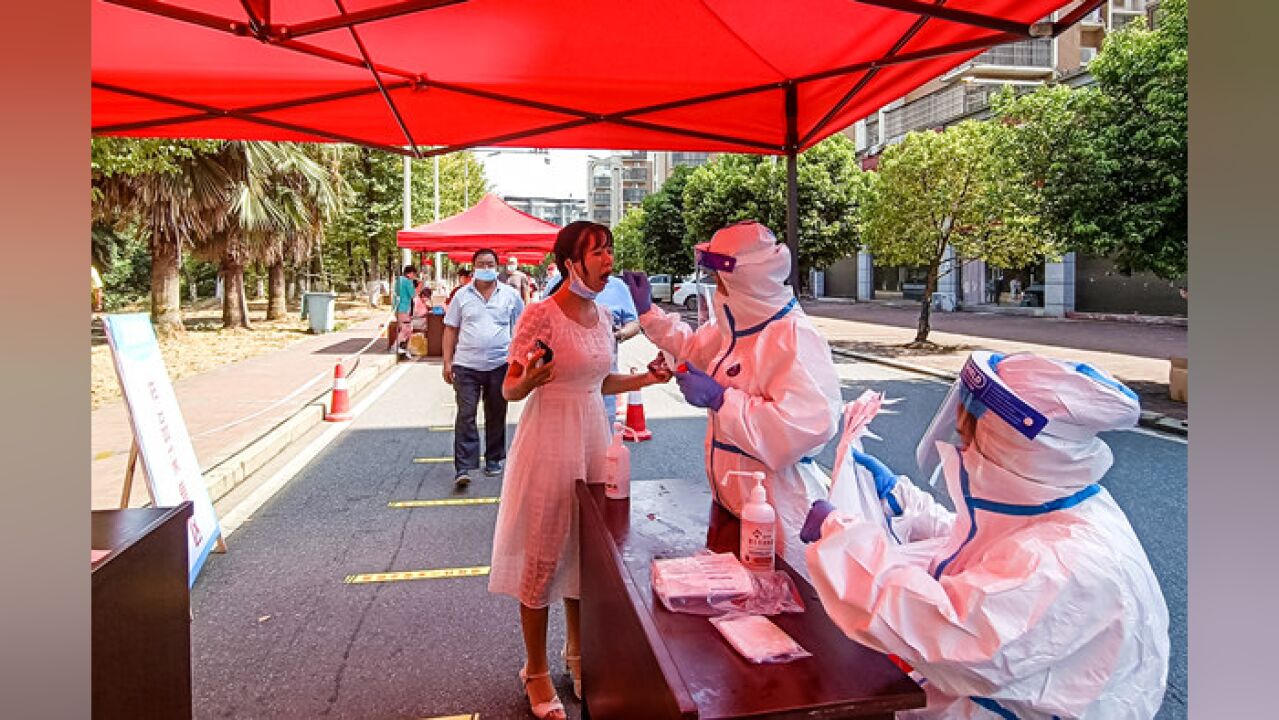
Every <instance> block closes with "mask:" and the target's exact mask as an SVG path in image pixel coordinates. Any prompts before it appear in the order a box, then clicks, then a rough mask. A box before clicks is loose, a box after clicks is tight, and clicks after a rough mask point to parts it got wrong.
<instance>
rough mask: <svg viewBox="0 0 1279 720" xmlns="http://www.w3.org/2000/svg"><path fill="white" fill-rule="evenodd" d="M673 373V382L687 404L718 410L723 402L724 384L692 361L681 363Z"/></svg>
mask: <svg viewBox="0 0 1279 720" xmlns="http://www.w3.org/2000/svg"><path fill="white" fill-rule="evenodd" d="M681 368H683V369H682V370H680V371H677V372H676V373H675V382H676V383H678V384H679V391H680V392H682V393H684V399H685V400H687V401H688V404H689V405H694V406H696V407H703V408H709V409H711V410H719V409H720V406H722V405H723V404H724V386H723V385H720V384H719V382H717V381H716V380H715V378H713V377H711V376H710V375H707V374H706V373H704V372H702V371H701V370H698V369H697V368H696V367H694V366H693V364H692V363H683V364H682V365H681Z"/></svg>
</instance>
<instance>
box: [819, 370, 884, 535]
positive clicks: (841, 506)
mask: <svg viewBox="0 0 1279 720" xmlns="http://www.w3.org/2000/svg"><path fill="white" fill-rule="evenodd" d="M883 404H884V396H883V394H882V393H878V392H875V391H874V390H867V391H865V392H863V393H862V394H861V397H859V398H857V399H856V400H854V401H852V402H850V403H847V404H845V405H844V434H843V435H842V436H840V439H839V447H838V449H837V450H836V451H835V468H834V469H835V477H834V478H832V479H831V487H830V503H831V504H832V505H834V506H835V509H836V510H837V511H839V512H841V513H845V514H847V515H857V516H860V517H863V518H866V519H868V520H875V519H878V518H881V517H883V516H884V509H883V503H882V502H881V501H880V499H879V496H878V495H876V493H875V478H874V477H873V476H872V475H871V474H870V471H869V470H867V469H866V468H864V467H862V466H860V465H858V464H857V462H856V461H855V460H853V450H854V449H857V450H859V451H861V450H863V449H864V448H863V447H862V437H863V436H870V437H875V436H874V435H873V434H872V433H871V432H870V430H869V427H868V426H869V425H870V421H871V420H873V419H875V416H876V415H877V414H879V411H880V408H881V407H882V405H883Z"/></svg>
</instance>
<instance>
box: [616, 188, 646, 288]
mask: <svg viewBox="0 0 1279 720" xmlns="http://www.w3.org/2000/svg"><path fill="white" fill-rule="evenodd" d="M650 197H651V196H650ZM645 199H646V200H647V199H648V198H645ZM645 214H646V213H645V212H644V208H643V207H634V208H631V209H630V210H628V211H627V212H626V214H625V215H623V216H622V219H621V220H620V221H619V222H618V223H617V227H615V228H613V267H615V268H616V269H618V270H644V269H645V268H646V267H647V266H646V262H645V261H646V257H647V247H646V246H645V237H644V222H645Z"/></svg>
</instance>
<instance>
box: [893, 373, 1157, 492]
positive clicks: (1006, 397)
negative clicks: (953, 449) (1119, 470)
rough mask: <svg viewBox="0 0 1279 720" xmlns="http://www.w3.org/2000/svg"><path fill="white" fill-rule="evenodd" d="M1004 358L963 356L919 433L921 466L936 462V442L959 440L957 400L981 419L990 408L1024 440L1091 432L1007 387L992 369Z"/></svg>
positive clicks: (1096, 375) (926, 469)
mask: <svg viewBox="0 0 1279 720" xmlns="http://www.w3.org/2000/svg"><path fill="white" fill-rule="evenodd" d="M1003 359H1004V356H1003V355H1002V354H1000V353H992V352H988V351H976V352H974V353H972V355H970V356H969V357H968V361H967V362H965V363H964V367H963V369H962V370H960V372H959V378H958V379H956V380H955V383H954V384H953V385H952V386H951V388H950V391H949V392H948V393H947V394H946V399H945V400H943V401H942V404H941V407H940V408H938V410H937V414H936V415H935V416H934V417H933V420H932V422H931V423H929V425H928V430H927V432H925V433H924V437H923V439H921V440H920V441H919V445H918V446H916V448H915V460H916V461H917V462H918V463H919V469H920V470H921V471H923V472H926V473H928V472H932V471H933V470H935V469H936V467H937V464H938V463H939V462H941V458H940V456H939V454H938V452H937V443H938V442H943V443H947V444H950V445H955V446H959V445H961V439H960V437H959V429H958V427H957V422H958V415H959V412H958V411H959V408H960V406H961V405H962V406H963V407H964V409H965V410H967V411H968V414H970V415H972V416H973V417H974V418H975V419H981V418H982V417H983V416H985V415H986V413H991V414H993V415H994V416H995V417H997V418H999V419H1000V420H1002V421H1003V422H1005V423H1007V424H1008V426H1009V427H1011V428H1013V429H1014V430H1016V431H1017V432H1019V433H1021V434H1022V436H1024V437H1025V438H1026V439H1027V440H1034V439H1035V438H1036V437H1038V436H1039V434H1040V433H1046V434H1048V435H1052V436H1053V437H1059V438H1064V439H1067V440H1076V441H1085V440H1088V439H1089V438H1091V437H1093V436H1094V435H1095V434H1096V433H1095V432H1094V431H1093V430H1092V429H1089V428H1085V427H1080V426H1078V425H1071V424H1070V423H1065V422H1062V421H1059V420H1050V419H1048V418H1047V417H1045V416H1044V414H1043V413H1041V412H1039V411H1038V410H1036V409H1035V408H1034V407H1032V406H1031V405H1030V403H1028V402H1026V401H1025V400H1022V399H1021V398H1020V397H1018V396H1017V393H1016V392H1014V391H1013V390H1012V388H1010V387H1008V386H1007V385H1006V384H1004V382H1003V381H1002V380H1000V379H999V374H998V373H997V372H996V368H997V367H998V366H999V363H1000V361H1002V360H1003ZM1075 370H1076V371H1077V372H1080V373H1081V374H1084V375H1087V376H1088V377H1090V378H1092V379H1094V380H1098V381H1099V382H1104V383H1105V384H1106V385H1108V386H1112V387H1113V386H1115V385H1118V388H1119V389H1122V390H1123V391H1127V392H1128V393H1131V392H1132V391H1131V390H1128V388H1126V387H1124V386H1123V385H1122V384H1119V383H1116V382H1114V381H1110V380H1109V379H1107V378H1104V377H1102V376H1101V375H1100V374H1099V373H1097V371H1096V370H1093V368H1091V367H1089V366H1087V365H1076V366H1075Z"/></svg>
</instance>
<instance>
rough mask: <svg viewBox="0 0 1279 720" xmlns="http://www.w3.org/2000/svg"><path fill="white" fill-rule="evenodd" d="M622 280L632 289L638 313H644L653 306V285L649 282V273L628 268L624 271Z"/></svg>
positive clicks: (632, 297) (632, 296)
mask: <svg viewBox="0 0 1279 720" xmlns="http://www.w3.org/2000/svg"><path fill="white" fill-rule="evenodd" d="M622 282H623V283H624V284H625V285H626V289H627V290H630V291H631V299H632V300H634V301H635V312H636V313H637V314H639V315H643V314H644V313H646V312H648V309H649V308H651V307H653V286H652V285H650V284H649V283H648V275H646V274H644V273H642V272H640V271H639V270H626V271H625V272H623V273H622Z"/></svg>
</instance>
